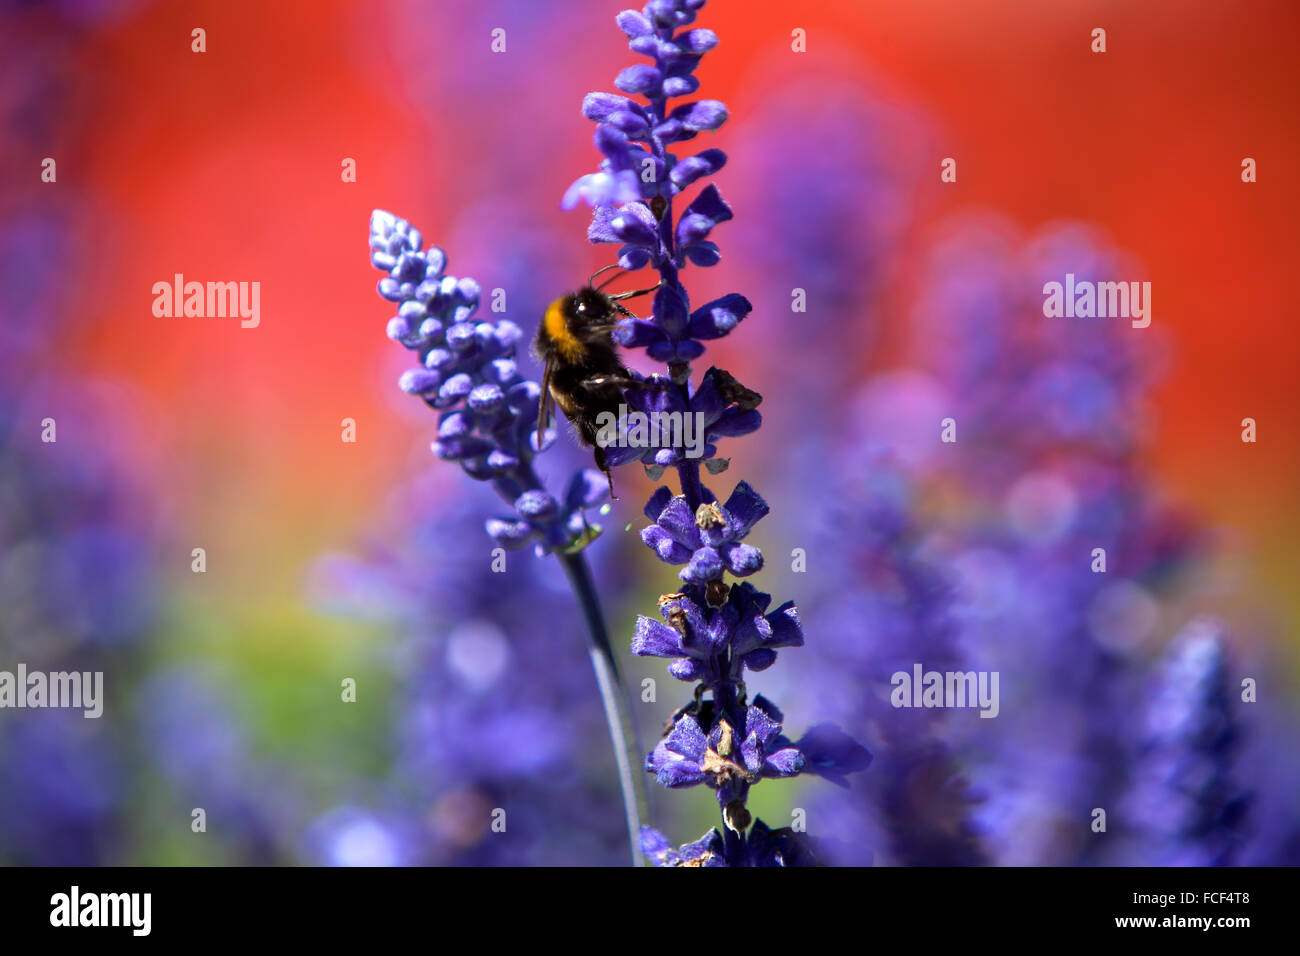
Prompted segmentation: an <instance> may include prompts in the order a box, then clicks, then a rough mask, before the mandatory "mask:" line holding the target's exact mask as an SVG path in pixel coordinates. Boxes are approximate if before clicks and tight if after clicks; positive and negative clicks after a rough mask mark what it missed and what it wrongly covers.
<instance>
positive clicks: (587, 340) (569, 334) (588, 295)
mask: <svg viewBox="0 0 1300 956" xmlns="http://www.w3.org/2000/svg"><path fill="white" fill-rule="evenodd" d="M616 311H617V310H616V309H615V308H614V303H613V301H612V300H611V299H610V297H609V296H607V295H605V294H604V293H603V292H599V291H597V290H595V289H592V288H590V287H588V288H584V289H579V290H578V291H577V292H570V293H569V294H568V295H565V296H561V297H560V298H558V299H556V300H555V301H554V302H552V303H551V304H550V305H549V306H547V308H546V314H545V315H543V316H542V322H541V324H540V325H539V326H538V328H537V340H536V342H535V343H534V350H535V351H536V352H537V354H538V355H539V356H541V357H542V358H547V357H548V356H554V357H556V358H559V359H562V360H566V361H570V362H576V361H578V360H579V359H580V358H582V357H583V356H584V355H585V354H587V350H588V349H590V348H592V347H595V346H599V345H602V344H608V342H609V323H610V319H611V318H612V317H613V316H614V315H615V313H616Z"/></svg>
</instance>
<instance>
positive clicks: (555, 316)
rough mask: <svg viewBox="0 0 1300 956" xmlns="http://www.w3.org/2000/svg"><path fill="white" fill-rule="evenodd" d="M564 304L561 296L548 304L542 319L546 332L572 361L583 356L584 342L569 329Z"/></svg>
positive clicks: (561, 351) (561, 352)
mask: <svg viewBox="0 0 1300 956" xmlns="http://www.w3.org/2000/svg"><path fill="white" fill-rule="evenodd" d="M563 304H564V299H563V297H561V298H559V299H556V300H555V301H554V302H552V303H551V304H550V305H548V306H547V307H546V315H545V316H543V317H542V321H543V323H545V326H546V334H547V335H548V336H550V338H551V341H552V342H554V343H555V347H556V348H557V349H559V350H560V354H561V355H563V356H564V357H565V358H566V359H568V360H569V361H570V362H574V361H577V360H578V359H579V358H581V357H582V343H581V342H579V341H578V339H577V337H576V336H575V335H574V334H573V333H572V332H570V331H569V323H568V322H567V321H566V320H565V318H564V309H563V308H562V306H563Z"/></svg>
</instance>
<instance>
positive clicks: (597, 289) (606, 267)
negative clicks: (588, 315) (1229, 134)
mask: <svg viewBox="0 0 1300 956" xmlns="http://www.w3.org/2000/svg"><path fill="white" fill-rule="evenodd" d="M618 267H619V265H618V263H617V262H611V263H610V264H609V265H607V266H604V267H603V268H600V269H597V270H596V271H595V272H593V273H592V274H591V279H588V280H587V285H591V283H592V280H593V279H595V278H596V276H598V275H600V274H601V273H602V272H608V271H609V270H610V269H617V268H618ZM617 278H618V276H610V278H608V279H606V280H605V281H604V282H602V283H601V284H600V285H599V286H596V287H595V289H596V291H597V292H599V291H600V290H601V289H603V288H605V286H607V285H609V284H610V283H611V282H613V281H614V280H615V279H617Z"/></svg>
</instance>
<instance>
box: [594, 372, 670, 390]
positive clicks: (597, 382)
mask: <svg viewBox="0 0 1300 956" xmlns="http://www.w3.org/2000/svg"><path fill="white" fill-rule="evenodd" d="M582 384H583V385H584V386H585V387H587V388H600V387H601V386H603V385H613V386H616V387H617V388H649V389H654V390H656V391H658V390H661V389H665V388H671V387H672V382H646V381H642V380H641V379H638V378H633V377H632V376H630V375H618V374H614V375H593V376H592V377H591V378H584V379H583V380H582Z"/></svg>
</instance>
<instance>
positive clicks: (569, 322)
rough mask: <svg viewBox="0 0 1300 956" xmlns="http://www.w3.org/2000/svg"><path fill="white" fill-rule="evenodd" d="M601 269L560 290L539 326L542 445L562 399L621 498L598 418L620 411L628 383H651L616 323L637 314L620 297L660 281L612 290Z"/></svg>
mask: <svg viewBox="0 0 1300 956" xmlns="http://www.w3.org/2000/svg"><path fill="white" fill-rule="evenodd" d="M605 268H606V269H609V268H614V267H613V266H606V267H605ZM604 271H605V269H602V270H600V272H604ZM600 272H597V273H596V275H593V276H592V277H591V279H590V280H588V282H587V285H586V286H585V287H584V288H581V289H579V290H578V291H577V292H570V293H569V294H568V295H563V296H560V298H558V299H556V300H555V301H554V302H552V303H551V304H550V305H549V306H547V307H546V311H545V312H544V313H543V314H542V321H541V323H540V324H538V326H537V336H536V338H535V339H534V340H533V352H534V353H535V354H536V355H537V358H538V359H539V360H540V361H541V362H543V363H544V365H545V371H544V372H543V374H542V395H541V404H540V406H539V408H538V410H537V446H538V447H539V448H540V447H541V444H542V434H543V433H544V432H545V430H546V426H547V425H548V424H549V423H550V417H551V410H552V407H553V406H555V405H558V406H559V407H560V410H561V411H562V412H564V415H565V417H566V418H568V419H569V421H571V422H572V423H573V424H574V426H575V427H576V428H577V431H578V436H579V438H580V439H581V440H582V443H583V444H584V445H587V446H589V447H591V448H593V449H594V450H595V457H596V467H597V468H599V469H600V470H601V471H603V472H604V473H605V478H606V480H607V481H609V496H610V497H611V498H615V499H617V497H618V496H617V495H615V494H614V477H613V475H612V474H611V473H610V470H609V467H608V465H607V464H606V463H605V449H603V448H601V447H600V445H598V444H596V434H597V431H598V428H597V425H596V421H597V419H598V418H599V416H600V414H601V413H602V412H610V413H611V414H613V415H615V416H617V415H618V411H619V405H620V404H622V402H623V390H624V389H626V388H642V387H645V383H644V382H641V381H639V380H638V379H635V378H633V377H632V375H631V373H630V372H629V371H628V370H627V367H626V366H625V365H624V364H623V361H622V359H620V358H619V355H618V349H617V347H616V346H615V345H614V338H613V332H614V326H615V325H616V324H617V323H618V322H619V320H620V319H621V318H624V317H629V318H630V317H632V313H631V312H630V311H628V310H627V309H626V308H624V306H623V305H622V304H621V303H620V301H619V300H621V299H630V298H632V297H634V296H638V295H645V294H646V293H648V292H653V291H654V290H655V289H657V288H659V287H658V286H652V287H651V288H649V289H639V290H637V291H634V292H623V293H620V294H619V295H607V294H606V293H604V292H602V291H601V289H600V288H596V287H593V286H592V284H591V281H592V280H594V279H595V278H596V276H597V275H600ZM601 288H603V286H602V287H601Z"/></svg>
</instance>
